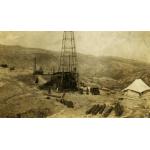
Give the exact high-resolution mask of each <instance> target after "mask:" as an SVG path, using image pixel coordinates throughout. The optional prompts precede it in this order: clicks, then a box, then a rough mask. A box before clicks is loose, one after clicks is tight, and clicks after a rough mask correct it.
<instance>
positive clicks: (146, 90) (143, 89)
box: [123, 79, 150, 97]
mask: <svg viewBox="0 0 150 150" xmlns="http://www.w3.org/2000/svg"><path fill="white" fill-rule="evenodd" d="M123 92H124V94H125V95H127V96H133V97H135V96H137V97H139V96H143V95H149V96H150V87H149V86H148V85H147V84H146V83H144V81H143V80H141V79H136V80H135V81H134V82H132V83H131V84H130V85H129V86H128V87H127V88H125V89H123Z"/></svg>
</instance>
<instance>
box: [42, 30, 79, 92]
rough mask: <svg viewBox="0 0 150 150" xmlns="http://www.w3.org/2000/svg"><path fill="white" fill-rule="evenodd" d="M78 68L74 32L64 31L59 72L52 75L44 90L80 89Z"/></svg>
mask: <svg viewBox="0 0 150 150" xmlns="http://www.w3.org/2000/svg"><path fill="white" fill-rule="evenodd" d="M78 77H79V74H78V68H77V53H76V46H75V38H74V32H73V31H64V33H63V39H62V48H61V53H60V60H59V66H58V71H57V72H54V73H52V74H51V79H50V81H48V82H47V83H46V84H45V85H44V86H43V88H47V87H49V86H50V87H52V88H53V89H57V90H59V91H66V90H67V91H75V90H77V89H78Z"/></svg>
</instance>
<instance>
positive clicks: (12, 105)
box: [0, 31, 150, 118]
mask: <svg viewBox="0 0 150 150" xmlns="http://www.w3.org/2000/svg"><path fill="white" fill-rule="evenodd" d="M149 58H150V32H148V31H122V32H121V31H1V32H0V117H1V118H149V117H150V59H149Z"/></svg>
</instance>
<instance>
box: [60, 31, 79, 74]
mask: <svg viewBox="0 0 150 150" xmlns="http://www.w3.org/2000/svg"><path fill="white" fill-rule="evenodd" d="M59 72H74V73H77V53H76V46H75V39H74V32H73V31H64V33H63V40H62V49H61V56H60V65H59Z"/></svg>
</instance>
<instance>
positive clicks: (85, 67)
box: [0, 45, 150, 89]
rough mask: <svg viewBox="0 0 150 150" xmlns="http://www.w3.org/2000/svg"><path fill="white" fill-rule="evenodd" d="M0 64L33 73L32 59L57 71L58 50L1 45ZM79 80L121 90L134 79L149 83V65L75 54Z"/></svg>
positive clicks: (128, 60) (114, 58) (120, 59)
mask: <svg viewBox="0 0 150 150" xmlns="http://www.w3.org/2000/svg"><path fill="white" fill-rule="evenodd" d="M0 54H1V55H0V64H4V63H6V64H8V65H9V66H15V67H17V68H22V69H25V70H28V71H30V72H32V67H33V58H34V57H35V56H36V57H37V64H38V66H42V67H43V69H44V71H45V72H50V71H51V70H52V68H55V70H57V68H58V64H59V52H55V51H52V50H44V49H39V48H26V47H21V46H7V45H0ZM78 62H79V63H78V66H79V72H80V79H81V81H82V82H84V83H85V84H86V85H91V84H96V85H100V86H104V87H107V88H111V89H114V88H117V89H122V88H124V87H126V86H127V85H128V84H130V83H131V82H132V81H133V80H134V79H136V78H142V79H143V80H144V81H145V82H146V83H147V84H148V85H150V78H149V77H150V71H149V70H150V69H149V68H150V64H148V63H144V62H140V61H136V60H130V59H124V58H119V57H108V56H107V57H95V56H90V55H83V54H78Z"/></svg>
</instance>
